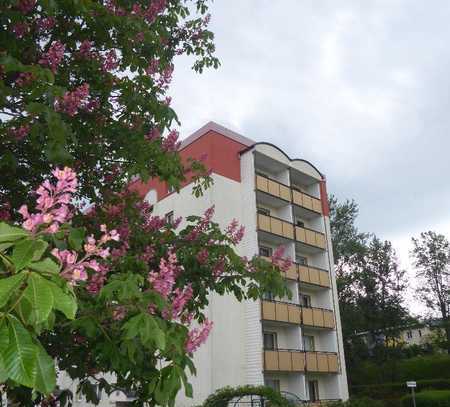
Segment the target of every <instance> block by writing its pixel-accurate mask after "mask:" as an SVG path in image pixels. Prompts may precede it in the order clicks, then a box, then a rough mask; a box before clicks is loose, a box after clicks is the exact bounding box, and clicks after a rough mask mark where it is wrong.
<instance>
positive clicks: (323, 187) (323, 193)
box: [320, 179, 330, 216]
mask: <svg viewBox="0 0 450 407" xmlns="http://www.w3.org/2000/svg"><path fill="white" fill-rule="evenodd" d="M320 200H321V202H322V213H323V216H330V206H329V205H328V194H327V182H326V181H325V179H322V180H321V181H320Z"/></svg>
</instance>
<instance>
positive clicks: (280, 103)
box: [171, 0, 450, 314]
mask: <svg viewBox="0 0 450 407" xmlns="http://www.w3.org/2000/svg"><path fill="white" fill-rule="evenodd" d="M210 12H211V15H212V19H211V26H210V28H211V30H212V31H213V32H214V33H215V36H216V40H215V42H216V47H217V56H218V57H219V59H220V61H221V67H220V68H219V69H218V70H213V69H211V70H208V71H206V72H204V73H203V74H201V75H199V74H196V73H194V72H193V71H192V70H191V69H190V66H191V63H192V60H189V58H186V57H182V58H179V59H178V60H177V62H176V67H175V74H174V82H173V86H172V88H171V95H172V97H173V107H174V109H175V111H176V112H177V114H178V117H179V119H180V121H181V134H182V137H187V136H188V135H189V134H191V133H192V132H193V131H195V130H197V129H198V128H200V127H201V126H202V125H204V124H205V123H206V122H208V121H210V120H213V121H215V122H217V123H219V124H222V125H224V126H226V127H228V128H230V129H232V130H234V131H237V132H238V133H241V134H242V135H244V136H246V137H249V138H251V139H254V140H257V141H268V142H271V143H274V144H276V145H278V146H280V147H281V148H282V149H283V150H284V151H286V152H288V154H289V155H290V156H291V157H297V158H305V159H307V160H309V161H311V162H312V163H314V164H315V165H317V167H318V168H319V169H320V170H321V171H322V172H323V173H325V174H326V176H327V183H328V190H329V192H330V193H333V194H335V195H336V196H337V197H338V198H339V199H341V200H343V199H346V198H350V199H355V200H356V201H357V202H358V204H359V206H360V216H359V220H358V226H359V228H360V230H361V231H365V232H372V233H375V234H377V235H378V236H379V237H380V238H382V239H387V240H391V241H392V242H393V244H394V246H395V248H396V250H397V253H398V256H399V259H400V262H401V265H402V266H403V267H404V268H406V269H408V270H409V271H408V272H409V273H410V275H413V271H412V267H411V262H410V258H409V255H408V252H409V250H410V249H411V243H410V242H411V236H417V235H418V234H419V233H420V232H422V231H426V230H435V231H437V232H440V233H443V234H446V235H447V236H449V237H450V210H449V202H450V181H449V180H447V179H446V177H447V176H448V174H449V173H450V171H449V170H450V159H449V156H448V155H449V147H450V137H449V130H450V92H449V91H450V74H449V72H450V46H449V45H448V39H449V38H450V24H449V21H450V2H448V1H447V0H442V1H441V0H433V1H432V2H426V1H421V0H371V1H361V0H354V1H353V0H343V1H339V2H338V1H335V0H330V1H327V0H278V1H274V0H216V1H215V2H214V3H212V5H211V8H210ZM411 298H412V297H411ZM410 305H411V308H412V310H413V311H414V312H415V313H416V314H420V313H421V312H423V308H421V307H420V305H419V304H418V303H416V302H415V301H414V300H410Z"/></svg>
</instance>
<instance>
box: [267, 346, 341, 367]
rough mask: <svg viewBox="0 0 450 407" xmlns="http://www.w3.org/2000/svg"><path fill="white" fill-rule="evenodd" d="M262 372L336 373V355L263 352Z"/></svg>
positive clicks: (286, 351) (337, 364) (279, 351)
mask: <svg viewBox="0 0 450 407" xmlns="http://www.w3.org/2000/svg"><path fill="white" fill-rule="evenodd" d="M264 370H265V371H270V372H311V373H338V372H339V362H338V355H337V353H333V352H305V351H299V350H285V349H276V350H265V351H264Z"/></svg>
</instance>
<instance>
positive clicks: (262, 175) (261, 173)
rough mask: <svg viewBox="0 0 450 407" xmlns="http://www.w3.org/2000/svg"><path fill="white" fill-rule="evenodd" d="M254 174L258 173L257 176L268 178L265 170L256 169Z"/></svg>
mask: <svg viewBox="0 0 450 407" xmlns="http://www.w3.org/2000/svg"><path fill="white" fill-rule="evenodd" d="M256 175H259V176H261V177H264V178H270V177H269V176H268V175H267V173H265V172H263V171H259V170H258V171H256Z"/></svg>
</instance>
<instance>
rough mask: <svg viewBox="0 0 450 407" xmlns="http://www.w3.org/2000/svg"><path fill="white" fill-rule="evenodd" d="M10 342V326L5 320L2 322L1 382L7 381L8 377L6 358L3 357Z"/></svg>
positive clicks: (0, 327)
mask: <svg viewBox="0 0 450 407" xmlns="http://www.w3.org/2000/svg"><path fill="white" fill-rule="evenodd" d="M8 344H9V331H8V326H7V325H6V322H4V320H3V321H2V322H1V323H0V383H4V382H6V380H7V379H8V372H7V371H6V367H5V360H4V358H3V352H4V351H5V349H6V348H7V347H8Z"/></svg>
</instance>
